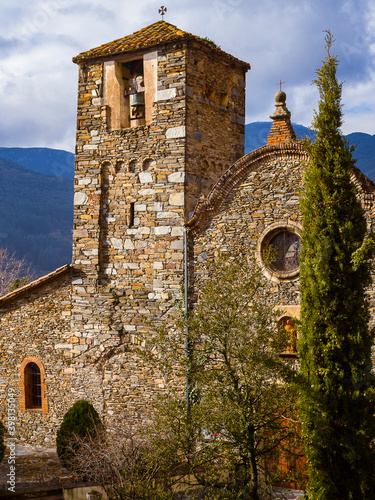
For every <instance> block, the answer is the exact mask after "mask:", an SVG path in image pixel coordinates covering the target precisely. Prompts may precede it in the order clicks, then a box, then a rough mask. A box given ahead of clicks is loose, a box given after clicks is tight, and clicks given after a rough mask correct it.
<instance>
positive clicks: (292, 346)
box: [278, 316, 297, 356]
mask: <svg viewBox="0 0 375 500" xmlns="http://www.w3.org/2000/svg"><path fill="white" fill-rule="evenodd" d="M278 325H279V328H281V329H283V330H285V331H286V333H287V338H288V345H287V348H286V350H285V352H283V353H281V354H282V355H290V356H296V355H297V333H296V329H295V326H294V321H293V320H292V318H291V317H290V316H283V317H282V318H281V319H279V322H278Z"/></svg>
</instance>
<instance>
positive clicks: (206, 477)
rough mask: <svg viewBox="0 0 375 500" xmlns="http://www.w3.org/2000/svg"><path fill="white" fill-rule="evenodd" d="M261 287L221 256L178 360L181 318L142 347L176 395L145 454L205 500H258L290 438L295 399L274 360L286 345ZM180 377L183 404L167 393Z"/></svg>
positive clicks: (252, 273)
mask: <svg viewBox="0 0 375 500" xmlns="http://www.w3.org/2000/svg"><path fill="white" fill-rule="evenodd" d="M268 287H269V284H268V283H267V282H266V280H265V279H264V277H263V275H262V272H261V270H260V269H259V267H258V266H257V265H256V263H255V262H254V261H253V260H252V259H251V258H250V257H249V256H248V254H247V255H246V254H245V253H243V254H237V255H235V254H223V255H221V257H219V258H218V259H217V260H216V262H214V263H212V264H210V265H209V266H208V279H207V280H206V281H205V283H204V285H202V288H201V289H202V292H201V294H200V296H199V298H198V302H197V304H196V305H195V306H194V307H193V310H192V311H191V312H190V313H189V319H188V329H187V331H188V337H187V340H188V353H187V354H188V356H187V357H186V352H185V347H184V346H185V334H186V329H185V326H186V325H185V321H184V317H183V315H182V318H181V319H180V320H178V321H177V322H176V324H175V327H174V328H173V329H172V330H171V328H168V327H167V326H163V327H161V328H160V329H158V331H157V334H156V335H155V336H154V338H153V339H152V341H151V343H150V344H151V345H150V351H151V355H149V356H151V357H152V359H153V361H154V363H156V364H157V365H158V366H159V368H160V369H161V370H163V372H164V374H165V375H166V376H168V378H169V380H170V381H171V382H170V384H171V385H172V386H173V385H175V387H176V390H175V391H172V390H171V391H170V392H169V393H168V394H167V395H166V397H165V398H163V399H162V400H161V403H160V404H159V406H158V408H157V411H156V414H155V420H156V424H155V425H156V429H157V432H156V434H158V435H160V436H161V437H160V438H159V440H157V442H156V443H155V448H158V449H159V453H158V454H159V456H164V457H168V460H169V464H170V462H171V461H172V462H173V463H174V464H175V466H176V469H177V470H179V471H180V474H181V475H182V476H184V480H185V481H187V482H188V481H189V478H191V477H194V480H195V481H197V482H198V483H199V484H201V485H202V486H203V487H204V488H205V490H206V494H207V495H208V492H210V491H211V493H212V492H213V491H218V492H219V493H217V494H218V495H219V496H216V497H215V496H212V498H240V495H244V497H243V498H250V499H254V500H258V499H259V498H261V483H262V478H264V472H265V470H264V466H265V462H266V461H267V460H268V461H269V460H270V459H271V458H272V457H274V456H277V454H278V453H281V452H282V451H285V452H287V451H290V448H288V446H289V445H290V441H291V440H294V439H295V437H296V432H295V422H294V420H293V417H295V415H296V414H295V407H294V404H293V401H295V400H296V397H295V393H294V389H293V388H292V386H291V385H290V384H287V383H285V382H286V381H288V380H291V379H292V378H293V373H294V372H293V370H292V369H291V368H290V367H289V366H288V365H287V364H286V363H285V362H284V361H283V360H282V359H281V358H280V353H281V352H283V351H285V349H286V347H287V345H288V340H289V339H288V338H287V332H286V331H285V330H284V329H278V327H277V318H278V315H279V314H280V311H279V312H278V311H276V310H275V304H274V301H273V300H272V299H271V293H270V289H269V288H268ZM186 372H187V374H188V379H189V398H188V399H187V398H186V397H185V396H186V395H185V396H183V395H182V394H181V392H180V393H179V392H178V389H177V388H178V383H181V382H182V380H183V379H184V377H185V375H186ZM176 377H177V379H176ZM174 381H175V382H174ZM160 450H164V451H163V452H162V451H160ZM166 468H168V466H167V464H166ZM223 471H226V472H227V474H223ZM212 494H213V493H212ZM220 495H221V496H220ZM205 498H209V496H207V497H205ZM210 498H211V497H210Z"/></svg>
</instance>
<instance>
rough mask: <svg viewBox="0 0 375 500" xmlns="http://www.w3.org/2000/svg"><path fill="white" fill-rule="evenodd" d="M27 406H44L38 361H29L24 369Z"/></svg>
mask: <svg viewBox="0 0 375 500" xmlns="http://www.w3.org/2000/svg"><path fill="white" fill-rule="evenodd" d="M24 382H25V403H26V408H41V407H42V386H41V377H40V369H39V366H38V365H37V364H36V363H28V364H27V365H26V366H25V371H24Z"/></svg>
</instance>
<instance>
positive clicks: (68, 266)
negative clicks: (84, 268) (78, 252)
mask: <svg viewBox="0 0 375 500" xmlns="http://www.w3.org/2000/svg"><path fill="white" fill-rule="evenodd" d="M71 269H73V266H72V265H71V264H66V265H65V266H62V267H59V268H58V269H56V270H55V271H52V272H51V273H49V274H46V275H45V276H41V277H40V278H38V279H36V280H34V281H32V282H31V283H28V284H27V285H24V286H22V287H20V288H16V289H15V290H13V291H12V292H9V293H7V294H6V295H3V296H2V297H0V306H2V305H3V304H5V303H6V302H10V301H12V300H13V299H18V298H19V297H20V296H22V295H23V294H25V293H28V292H30V291H31V290H33V289H34V288H37V287H38V286H41V285H44V284H45V283H47V282H49V281H53V280H54V279H56V278H58V277H60V276H62V275H63V274H65V273H66V272H67V271H70V270H71Z"/></svg>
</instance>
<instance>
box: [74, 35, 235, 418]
mask: <svg viewBox="0 0 375 500" xmlns="http://www.w3.org/2000/svg"><path fill="white" fill-rule="evenodd" d="M152 53H153V54H155V49H152ZM209 53H210V51H209V49H202V48H200V45H199V44H195V45H194V46H193V47H192V46H190V45H189V44H188V43H187V42H183V43H182V44H170V45H167V46H165V47H162V48H160V47H159V48H158V50H157V52H156V55H157V91H156V101H155V102H154V105H153V109H152V121H151V123H149V124H148V125H146V126H142V127H136V128H127V129H117V130H112V128H111V129H109V127H108V122H109V120H108V113H109V112H110V110H109V108H108V106H107V105H106V103H105V95H106V94H105V93H106V89H105V88H104V90H103V96H102V97H101V96H100V89H101V87H102V82H103V66H102V64H99V63H92V64H91V65H88V66H86V67H85V68H82V69H81V71H80V81H79V96H78V131H77V151H76V154H77V156H76V192H75V216H74V250H73V264H74V266H75V268H76V273H75V277H74V279H73V293H72V300H73V308H72V331H73V335H74V336H76V337H77V338H79V339H80V340H81V341H82V343H83V345H84V347H83V348H82V350H81V351H80V352H76V350H75V349H74V348H73V349H72V351H71V357H72V372H73V373H72V394H73V399H79V398H81V397H85V398H86V399H89V400H90V401H95V402H96V405H97V407H98V409H99V410H100V411H101V413H102V415H104V416H105V417H108V418H110V417H112V416H115V415H116V414H119V413H123V412H124V408H125V412H126V413H127V415H128V416H129V418H133V417H134V418H147V412H148V409H149V404H148V401H149V400H150V399H151V398H153V397H155V394H156V393H157V392H158V391H159V390H163V389H164V380H163V379H162V378H161V377H160V374H158V373H156V372H155V370H153V369H152V367H149V366H146V365H145V364H144V363H143V362H142V361H141V360H140V359H139V358H138V357H137V355H136V353H135V350H134V346H135V345H137V343H139V342H142V336H143V335H144V334H146V333H147V332H148V327H147V326H145V325H146V324H147V322H148V320H149V319H152V320H153V321H155V322H158V321H160V320H161V319H163V320H165V319H168V317H169V316H170V315H173V314H174V312H175V308H174V301H175V299H176V298H179V295H180V284H181V281H182V278H183V258H184V242H183V238H184V221H185V205H186V196H185V195H186V193H191V192H195V191H194V189H195V187H194V186H195V185H196V184H197V185H199V189H201V185H202V183H201V179H202V178H205V179H206V180H207V182H208V179H209V184H207V186H206V188H207V187H208V185H212V184H213V183H214V182H215V181H216V179H217V178H218V176H219V175H220V174H221V172H222V171H223V170H224V169H226V168H227V167H228V165H229V164H230V163H231V162H232V161H233V160H234V159H236V158H237V157H238V156H241V155H242V153H243V140H242V143H241V140H240V139H241V137H242V139H243V131H244V118H243V116H244V79H243V77H244V69H243V67H242V66H241V67H240V68H239V67H235V66H233V65H232V66H233V67H232V66H230V65H229V63H227V62H225V64H224V63H223V62H221V63H220V61H219V60H218V59H215V60H213V59H212V58H210V57H209V55H210V54H209ZM145 55H146V56H147V53H146V54H143V56H145ZM124 57H125V56H124ZM126 57H127V60H129V59H131V58H132V57H134V58H135V59H139V58H140V57H142V54H140V53H134V54H126ZM147 57H148V56H147ZM120 60H121V59H120ZM196 63H197V64H196ZM214 74H215V75H216V76H214ZM187 78H190V84H189V85H187ZM208 88H211V90H212V92H214V94H212V92H211V93H207V92H208V90H207V89H208ZM214 95H215V96H216V97H214ZM218 96H219V100H220V99H221V100H220V102H216V101H217V98H218ZM208 97H210V99H212V100H213V101H212V103H211V102H208V101H207V99H208ZM187 98H188V100H187ZM203 98H204V99H205V100H204V102H203ZM200 101H202V102H203V106H202V102H200ZM220 103H223V105H222V106H221V104H220ZM224 104H225V106H224ZM189 108H191V109H189ZM221 108H222V109H221ZM188 110H189V111H188ZM197 111H199V113H200V124H199V127H196V126H195V125H194V126H191V125H190V122H191V121H192V120H193V117H194V116H198V113H197ZM210 122H211V124H210ZM194 124H195V121H194ZM111 125H113V120H112V122H111ZM199 134H202V137H200V135H199ZM241 134H242V136H241ZM197 135H199V137H198V136H197ZM225 138H226V140H225ZM198 143H199V145H200V146H199V147H197V146H196V144H198ZM198 151H199V153H198ZM205 157H207V158H208V160H209V161H207V160H206V163H204V162H203V158H205ZM219 163H220V165H221V166H219ZM210 164H211V166H210ZM215 165H216V166H215ZM206 166H207V168H206ZM211 167H214V168H212V169H211V170H210V168H211ZM205 169H206V170H205ZM202 172H203V173H202ZM201 173H202V175H200V174H201ZM199 176H200V178H199V179H198V177H199ZM205 182H206V181H205ZM185 191H186V192H185Z"/></svg>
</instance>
